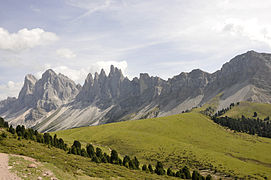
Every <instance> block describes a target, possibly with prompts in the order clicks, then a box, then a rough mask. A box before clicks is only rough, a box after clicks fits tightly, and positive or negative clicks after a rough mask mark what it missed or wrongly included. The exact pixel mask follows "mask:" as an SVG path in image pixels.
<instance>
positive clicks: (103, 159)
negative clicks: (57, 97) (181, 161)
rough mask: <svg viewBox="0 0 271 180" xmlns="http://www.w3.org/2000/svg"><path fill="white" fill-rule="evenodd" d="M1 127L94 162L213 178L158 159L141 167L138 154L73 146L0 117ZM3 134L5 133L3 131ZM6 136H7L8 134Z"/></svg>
mask: <svg viewBox="0 0 271 180" xmlns="http://www.w3.org/2000/svg"><path fill="white" fill-rule="evenodd" d="M0 128H6V129H7V131H8V132H10V133H11V134H14V135H17V139H18V140H21V139H25V140H32V141H35V142H38V143H42V144H46V145H48V146H53V147H56V148H59V149H62V150H64V151H66V152H67V153H68V154H74V155H79V156H83V157H86V158H90V159H91V161H92V162H95V163H111V164H115V165H119V166H124V167H126V168H129V169H133V170H142V171H144V172H148V173H155V174H157V175H168V176H173V177H178V178H182V179H192V180H210V179H212V177H211V175H207V176H206V177H204V176H202V175H200V173H199V172H198V171H193V173H192V175H191V173H190V170H189V168H188V167H187V166H184V167H183V168H182V169H180V170H178V171H176V172H174V171H173V170H172V169H171V168H168V169H167V170H165V169H164V166H163V164H162V162H160V161H158V162H157V164H156V166H155V167H154V168H153V167H152V165H151V164H149V165H148V166H147V165H146V164H144V165H143V166H142V168H140V162H139V160H138V159H137V157H136V156H134V157H133V158H130V157H129V156H128V155H126V156H124V158H123V159H121V158H120V157H119V154H118V152H117V151H116V150H111V153H110V155H109V154H107V153H105V152H103V151H102V149H101V148H99V147H96V148H94V146H93V145H92V144H87V145H86V147H85V148H83V147H82V146H81V143H80V142H79V141H77V140H75V141H74V142H73V144H72V146H71V147H68V145H67V144H66V143H65V142H64V140H63V139H62V138H57V135H56V134H55V135H54V136H53V137H52V136H51V135H50V134H49V133H44V134H42V133H39V132H38V131H37V130H33V129H31V128H25V126H24V125H18V126H16V128H13V126H12V125H10V126H9V125H8V122H6V121H4V119H3V118H1V117H0ZM2 136H3V133H2ZM4 137H7V136H6V134H5V136H4Z"/></svg>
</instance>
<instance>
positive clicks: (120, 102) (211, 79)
mask: <svg viewBox="0 0 271 180" xmlns="http://www.w3.org/2000/svg"><path fill="white" fill-rule="evenodd" d="M269 77H271V54H267V53H257V52H255V51H248V52H247V53H244V54H241V55H238V56H235V57H234V58H233V59H231V60H230V61H229V62H227V63H225V64H224V65H223V66H222V68H221V69H220V70H218V71H216V72H214V73H208V72H204V71H202V70H200V69H194V70H192V71H191V72H189V73H184V72H183V73H180V74H179V75H176V76H174V77H172V78H169V79H168V80H163V79H162V78H159V77H153V76H149V74H148V73H140V75H139V78H138V77H135V78H133V79H132V80H129V79H128V78H127V77H124V75H123V74H122V72H121V70H120V69H118V68H116V67H114V66H111V67H110V72H109V74H108V75H106V73H105V71H104V70H103V69H102V70H101V71H100V73H95V74H94V75H92V74H91V73H89V74H88V76H87V77H86V79H85V83H84V84H83V86H82V87H81V86H80V85H76V84H75V83H74V82H73V81H72V80H70V79H69V78H68V77H66V76H65V75H62V74H56V73H55V72H54V71H53V70H50V69H49V70H47V71H46V72H45V73H44V74H43V75H42V78H41V79H39V80H37V79H36V78H35V77H34V76H32V75H27V76H26V77H25V83H24V86H23V88H22V90H21V92H20V93H19V96H18V98H17V99H14V98H13V99H11V98H9V99H7V100H4V101H1V102H0V115H1V116H4V117H5V119H7V120H8V121H9V122H10V123H11V124H12V123H14V124H16V123H17V124H18V123H22V124H25V125H26V126H28V127H31V126H32V127H34V128H35V129H38V130H40V131H54V130H59V129H68V128H73V127H80V126H89V125H98V124H104V123H110V122H116V121H123V120H130V119H141V118H149V117H160V116H166V115H172V114H178V113H181V112H182V111H185V110H187V109H191V108H193V107H196V106H201V105H203V104H205V103H206V102H208V101H209V100H211V99H212V98H214V97H216V96H217V95H218V94H221V96H220V100H219V106H218V109H222V108H225V107H227V106H229V104H230V103H232V102H239V101H252V102H262V103H271V79H270V78H269ZM18 111H19V112H20V113H18ZM27 111H29V112H27ZM15 112H16V113H15ZM18 117H19V118H18ZM27 121H29V122H31V123H27Z"/></svg>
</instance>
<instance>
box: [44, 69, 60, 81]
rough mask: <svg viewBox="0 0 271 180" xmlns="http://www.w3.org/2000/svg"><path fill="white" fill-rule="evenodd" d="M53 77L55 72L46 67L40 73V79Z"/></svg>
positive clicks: (55, 75)
mask: <svg viewBox="0 0 271 180" xmlns="http://www.w3.org/2000/svg"><path fill="white" fill-rule="evenodd" d="M55 77H57V74H56V73H55V72H54V71H53V70H52V69H48V70H46V71H45V72H44V73H43V74H42V77H41V79H44V80H51V79H52V78H55Z"/></svg>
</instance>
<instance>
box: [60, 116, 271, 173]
mask: <svg viewBox="0 0 271 180" xmlns="http://www.w3.org/2000/svg"><path fill="white" fill-rule="evenodd" d="M57 135H58V136H59V137H62V138H64V140H65V141H67V142H69V143H72V142H73V140H74V139H77V140H80V141H81V142H84V143H88V142H91V143H94V144H100V145H103V146H108V147H110V148H112V149H116V150H117V151H118V152H119V153H121V154H122V155H125V154H127V155H130V156H133V155H136V156H137V157H138V158H139V160H140V161H141V162H151V163H153V164H155V163H156V161H157V160H160V161H162V162H163V163H164V164H165V165H166V167H169V166H172V167H173V168H180V167H182V166H183V165H184V164H188V165H190V166H191V167H196V168H200V167H202V168H211V169H217V170H218V171H220V172H225V173H226V174H230V175H232V176H238V177H245V176H246V177H247V178H248V177H249V176H251V177H257V178H262V177H265V176H267V177H268V178H271V139H267V138H260V137H256V136H251V135H247V134H241V133H234V132H231V131H229V130H226V129H225V128H223V127H220V126H219V125H217V124H215V123H213V122H212V121H211V120H210V119H209V118H207V117H206V116H204V115H202V114H200V113H197V112H191V113H183V114H180V115H173V116H169V117H161V118H154V119H145V120H134V121H126V122H119V123H113V124H106V125H100V126H92V127H83V128H76V129H69V130H64V131H59V132H57Z"/></svg>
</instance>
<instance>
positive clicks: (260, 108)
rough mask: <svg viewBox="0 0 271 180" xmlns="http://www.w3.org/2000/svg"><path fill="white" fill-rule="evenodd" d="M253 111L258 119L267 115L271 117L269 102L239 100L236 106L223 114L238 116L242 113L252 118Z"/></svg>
mask: <svg viewBox="0 0 271 180" xmlns="http://www.w3.org/2000/svg"><path fill="white" fill-rule="evenodd" d="M254 112H257V115H258V117H259V118H260V119H264V118H266V117H267V116H269V117H270V118H271V104H261V103H253V102H240V104H239V105H238V106H234V107H233V108H232V109H230V110H229V111H228V112H227V113H226V114H224V115H223V116H228V117H233V118H240V117H242V115H244V116H246V117H250V118H252V116H253V114H254Z"/></svg>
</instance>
